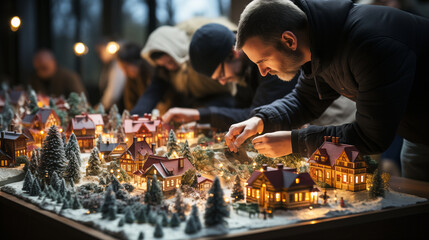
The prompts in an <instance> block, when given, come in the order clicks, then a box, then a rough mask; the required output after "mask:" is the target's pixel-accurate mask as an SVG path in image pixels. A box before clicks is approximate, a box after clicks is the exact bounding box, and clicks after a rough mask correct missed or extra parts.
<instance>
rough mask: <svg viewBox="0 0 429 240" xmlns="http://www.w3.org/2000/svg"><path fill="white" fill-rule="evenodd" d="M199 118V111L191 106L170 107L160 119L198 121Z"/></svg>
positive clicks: (165, 120)
mask: <svg viewBox="0 0 429 240" xmlns="http://www.w3.org/2000/svg"><path fill="white" fill-rule="evenodd" d="M199 119H200V113H199V112H198V110H197V109H192V108H170V109H169V110H168V111H167V112H166V113H165V114H164V116H162V121H163V122H164V123H169V122H171V121H173V122H179V123H187V122H192V121H198V120H199Z"/></svg>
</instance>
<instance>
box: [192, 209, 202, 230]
mask: <svg viewBox="0 0 429 240" xmlns="http://www.w3.org/2000/svg"><path fill="white" fill-rule="evenodd" d="M199 215H200V214H199V212H198V207H197V205H196V204H194V205H192V210H191V216H193V217H194V222H195V226H196V227H197V231H200V230H201V228H202V225H201V221H200V216H199Z"/></svg>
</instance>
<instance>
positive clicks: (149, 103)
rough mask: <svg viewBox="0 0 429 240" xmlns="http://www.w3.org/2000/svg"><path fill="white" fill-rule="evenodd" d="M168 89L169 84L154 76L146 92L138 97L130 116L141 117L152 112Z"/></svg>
mask: <svg viewBox="0 0 429 240" xmlns="http://www.w3.org/2000/svg"><path fill="white" fill-rule="evenodd" d="M169 87H170V84H169V83H168V82H167V81H165V80H164V79H162V78H160V77H158V76H157V75H155V76H154V77H153V78H152V81H151V83H150V84H149V86H148V88H147V89H146V91H145V92H144V93H143V95H141V96H140V98H139V100H138V101H137V103H136V105H135V106H134V108H133V109H132V110H131V112H130V114H138V115H140V116H142V115H143V114H145V113H150V112H152V110H153V109H154V108H155V106H156V104H158V102H159V101H160V100H161V99H162V97H163V96H164V93H165V92H166V91H167V89H168V88H169Z"/></svg>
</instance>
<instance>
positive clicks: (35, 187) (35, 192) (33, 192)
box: [30, 178, 42, 196]
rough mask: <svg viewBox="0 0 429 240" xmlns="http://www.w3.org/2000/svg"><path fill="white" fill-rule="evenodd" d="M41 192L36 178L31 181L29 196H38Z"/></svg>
mask: <svg viewBox="0 0 429 240" xmlns="http://www.w3.org/2000/svg"><path fill="white" fill-rule="evenodd" d="M41 192H42V190H41V189H40V184H39V181H38V180H37V178H35V179H34V181H33V186H31V190H30V195H31V196H39V195H40V193H41Z"/></svg>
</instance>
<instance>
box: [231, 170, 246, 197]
mask: <svg viewBox="0 0 429 240" xmlns="http://www.w3.org/2000/svg"><path fill="white" fill-rule="evenodd" d="M231 198H232V199H234V201H238V200H243V199H244V193H243V188H242V187H241V181H240V177H239V176H238V175H237V176H236V177H235V183H234V186H233V189H232V194H231Z"/></svg>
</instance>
